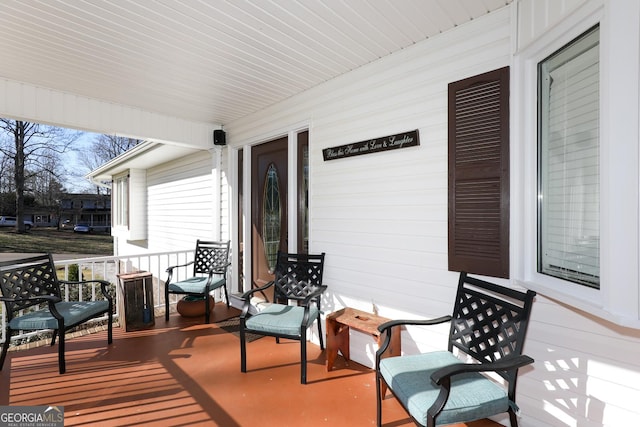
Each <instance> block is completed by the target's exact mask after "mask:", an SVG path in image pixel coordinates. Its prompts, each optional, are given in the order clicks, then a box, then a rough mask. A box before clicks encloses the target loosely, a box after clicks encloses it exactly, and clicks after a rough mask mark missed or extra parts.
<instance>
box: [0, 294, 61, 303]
mask: <svg viewBox="0 0 640 427" xmlns="http://www.w3.org/2000/svg"><path fill="white" fill-rule="evenodd" d="M0 301H6V302H20V301H32V302H36V303H37V302H47V303H54V304H55V303H57V302H60V301H62V299H60V298H58V297H57V296H55V295H40V296H37V297H24V298H10V297H2V296H0Z"/></svg>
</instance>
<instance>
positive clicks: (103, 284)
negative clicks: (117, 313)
mask: <svg viewBox="0 0 640 427" xmlns="http://www.w3.org/2000/svg"><path fill="white" fill-rule="evenodd" d="M58 282H59V283H60V284H61V285H84V284H87V283H99V284H100V291H101V292H102V295H104V297H105V298H107V299H112V298H113V295H111V293H110V292H109V290H108V289H107V287H108V286H109V285H111V283H110V282H108V281H106V280H100V279H93V280H80V281H72V280H59V281H58Z"/></svg>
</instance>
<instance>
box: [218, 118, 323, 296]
mask: <svg viewBox="0 0 640 427" xmlns="http://www.w3.org/2000/svg"><path fill="white" fill-rule="evenodd" d="M306 131H308V132H309V135H310V134H311V132H310V125H309V123H307V122H305V123H301V124H299V125H298V126H294V127H292V128H291V129H290V130H288V131H283V132H273V133H270V134H268V135H262V136H261V137H256V138H253V139H251V140H248V141H247V142H246V143H245V145H242V146H237V147H234V148H233V149H232V150H230V152H231V153H232V154H231V156H232V159H231V162H230V164H237V162H238V159H239V158H240V157H239V151H240V150H242V162H243V163H242V171H241V172H242V177H238V176H237V172H238V171H237V170H236V174H235V176H234V177H233V181H231V182H233V183H234V185H233V191H232V195H231V196H232V197H231V200H230V201H231V206H230V208H231V209H230V210H231V215H230V218H229V220H230V222H231V246H232V251H233V253H234V254H237V253H239V250H238V248H239V245H240V242H239V236H242V239H243V251H242V252H243V253H244V256H245V257H246V256H250V255H251V254H252V253H253V248H252V247H251V246H252V245H251V212H252V211H251V209H252V206H251V204H252V203H251V197H250V195H251V173H252V165H251V147H252V146H254V145H258V144H263V143H266V142H269V141H273V140H275V139H278V138H282V137H284V136H286V137H287V144H288V145H287V152H288V155H287V168H288V171H289V172H288V178H287V186H288V193H287V206H288V218H287V233H288V236H289V238H288V245H287V246H288V250H289V251H290V252H297V248H298V232H297V224H298V208H297V207H298V167H297V165H298V134H299V133H302V132H306ZM310 139H311V137H310V136H309V146H310ZM230 148H231V147H230ZM234 169H235V168H234ZM239 178H240V182H242V185H243V188H242V191H238V188H237V185H235V184H236V183H238V179H239ZM240 194H243V195H244V197H243V198H242V200H241V202H242V206H241V209H239V207H238V204H239V202H240V199H239V197H240ZM309 203H310V201H309ZM240 211H241V212H243V218H241V219H240V218H239V215H240ZM309 212H311V209H309ZM241 265H242V270H243V271H242V274H241V275H238V274H234V275H233V276H234V277H233V279H232V280H233V281H234V282H235V281H236V280H238V277H242V278H243V279H244V283H240V284H236V283H234V284H233V285H232V289H242V291H243V292H246V291H248V290H250V289H251V262H248V261H246V260H244V262H242V263H240V260H239V259H238V257H232V268H233V269H234V271H239V268H240V266H241ZM238 285H239V286H238ZM232 301H233V300H232Z"/></svg>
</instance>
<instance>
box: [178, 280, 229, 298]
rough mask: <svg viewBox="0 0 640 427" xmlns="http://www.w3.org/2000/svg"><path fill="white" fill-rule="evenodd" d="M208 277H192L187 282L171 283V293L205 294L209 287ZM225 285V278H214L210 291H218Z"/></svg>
mask: <svg viewBox="0 0 640 427" xmlns="http://www.w3.org/2000/svg"><path fill="white" fill-rule="evenodd" d="M207 280H208V277H191V278H190V279H187V280H182V281H180V282H174V283H169V292H178V293H183V294H204V293H205V292H207V290H206V289H205V288H206V286H207ZM224 284H225V278H224V277H222V278H218V279H217V278H215V277H214V278H213V280H212V281H211V286H209V291H211V290H213V289H218V288H219V287H220V286H223V285H224Z"/></svg>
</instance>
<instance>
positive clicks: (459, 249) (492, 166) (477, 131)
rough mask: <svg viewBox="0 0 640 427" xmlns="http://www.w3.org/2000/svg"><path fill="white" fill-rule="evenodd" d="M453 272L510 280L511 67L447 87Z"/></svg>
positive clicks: (450, 239) (450, 267)
mask: <svg viewBox="0 0 640 427" xmlns="http://www.w3.org/2000/svg"><path fill="white" fill-rule="evenodd" d="M449 270H451V271H466V272H469V273H475V274H482V275H487V276H493V277H504V278H508V277H509V67H505V68H501V69H498V70H495V71H490V72H488V73H484V74H481V75H478V76H474V77H470V78H467V79H464V80H460V81H457V82H454V83H450V84H449Z"/></svg>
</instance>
